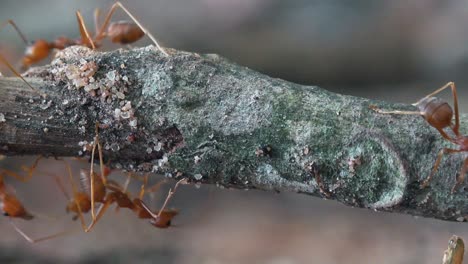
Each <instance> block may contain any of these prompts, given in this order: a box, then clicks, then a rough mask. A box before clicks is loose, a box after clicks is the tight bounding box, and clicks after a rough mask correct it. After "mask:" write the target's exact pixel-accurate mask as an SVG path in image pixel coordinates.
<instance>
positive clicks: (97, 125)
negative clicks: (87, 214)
mask: <svg viewBox="0 0 468 264" xmlns="http://www.w3.org/2000/svg"><path fill="white" fill-rule="evenodd" d="M95 129H96V135H95V136H94V142H93V150H92V151H91V168H90V171H89V175H90V177H91V217H92V218H93V221H95V219H96V215H95V213H94V208H95V204H94V185H95V184H94V154H95V152H96V146H97V148H98V154H99V166H100V170H101V175H100V176H101V180H102V183H103V184H104V186H105V185H106V184H107V179H106V176H105V171H104V161H103V158H102V146H101V143H100V142H99V123H97V122H96V128H95Z"/></svg>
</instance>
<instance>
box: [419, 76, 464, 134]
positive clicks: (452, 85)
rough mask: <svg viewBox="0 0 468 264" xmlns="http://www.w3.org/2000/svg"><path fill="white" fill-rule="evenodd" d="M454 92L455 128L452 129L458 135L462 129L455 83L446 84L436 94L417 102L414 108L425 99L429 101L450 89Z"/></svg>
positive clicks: (433, 93)
mask: <svg viewBox="0 0 468 264" xmlns="http://www.w3.org/2000/svg"><path fill="white" fill-rule="evenodd" d="M449 87H450V89H451V90H452V95H453V108H454V110H455V126H454V127H453V128H452V129H453V131H454V132H455V134H456V135H458V129H459V127H460V119H459V114H458V96H457V88H456V87H455V83H454V82H448V83H447V84H445V85H444V86H442V87H440V88H439V89H437V90H435V91H434V92H432V93H430V94H428V95H426V96H425V97H423V98H421V100H419V101H417V102H416V103H414V104H413V105H414V106H417V105H418V104H420V103H421V102H422V101H423V100H424V99H427V98H429V97H432V96H434V95H436V94H438V93H440V92H442V91H443V90H445V89H447V88H449Z"/></svg>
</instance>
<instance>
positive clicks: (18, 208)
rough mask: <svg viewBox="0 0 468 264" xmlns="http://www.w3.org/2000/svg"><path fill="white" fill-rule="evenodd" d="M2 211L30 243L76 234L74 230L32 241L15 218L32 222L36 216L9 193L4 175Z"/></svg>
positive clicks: (0, 195) (0, 191)
mask: <svg viewBox="0 0 468 264" xmlns="http://www.w3.org/2000/svg"><path fill="white" fill-rule="evenodd" d="M0 210H1V211H2V213H3V215H5V216H8V217H9V223H10V224H11V225H12V226H13V228H14V229H15V231H16V232H18V233H19V234H20V235H21V236H22V237H23V238H24V239H26V240H27V241H28V242H30V243H36V242H40V241H45V240H49V239H53V238H56V237H59V236H63V235H65V234H68V233H72V232H75V231H74V230H68V231H62V232H59V233H56V234H53V235H49V236H45V237H42V238H37V239H32V238H31V237H29V236H28V235H27V234H26V233H25V232H23V231H22V230H21V229H20V228H19V227H18V226H17V225H16V224H15V223H14V222H13V218H21V219H23V220H32V219H33V218H34V215H33V214H31V213H30V212H28V211H27V210H26V209H25V208H24V206H23V204H22V203H21V202H20V200H19V199H18V198H17V197H16V196H15V195H14V194H13V192H12V191H9V190H8V188H7V186H6V184H5V182H4V181H3V175H0Z"/></svg>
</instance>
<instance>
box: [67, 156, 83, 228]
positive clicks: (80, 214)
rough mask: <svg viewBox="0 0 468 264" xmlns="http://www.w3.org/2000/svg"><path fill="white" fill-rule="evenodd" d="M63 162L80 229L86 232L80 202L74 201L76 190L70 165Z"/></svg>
mask: <svg viewBox="0 0 468 264" xmlns="http://www.w3.org/2000/svg"><path fill="white" fill-rule="evenodd" d="M63 162H64V163H65V167H66V168H67V171H68V179H69V181H70V184H71V187H72V192H73V200H74V201H75V204H76V207H77V208H78V217H79V218H80V222H81V227H82V228H83V230H84V231H85V232H86V223H85V220H84V216H83V210H81V205H80V202H79V201H78V200H77V199H75V197H76V194H77V193H78V188H77V187H76V184H75V181H74V180H73V174H72V171H71V167H70V164H68V162H67V161H66V160H63Z"/></svg>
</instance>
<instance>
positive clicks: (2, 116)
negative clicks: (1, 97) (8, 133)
mask: <svg viewBox="0 0 468 264" xmlns="http://www.w3.org/2000/svg"><path fill="white" fill-rule="evenodd" d="M3 122H6V119H5V115H4V114H3V113H0V123H3Z"/></svg>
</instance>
